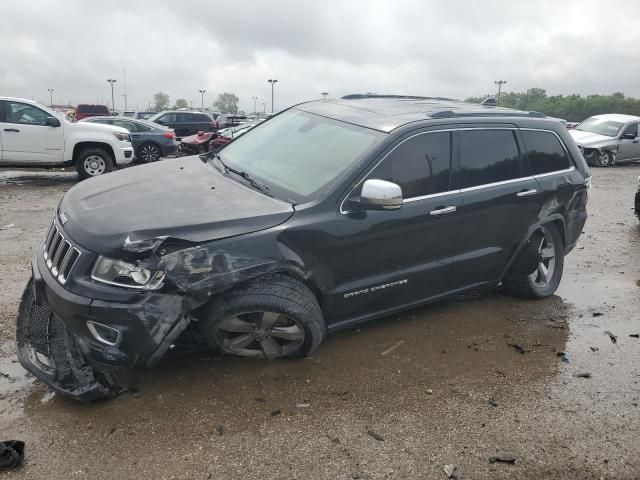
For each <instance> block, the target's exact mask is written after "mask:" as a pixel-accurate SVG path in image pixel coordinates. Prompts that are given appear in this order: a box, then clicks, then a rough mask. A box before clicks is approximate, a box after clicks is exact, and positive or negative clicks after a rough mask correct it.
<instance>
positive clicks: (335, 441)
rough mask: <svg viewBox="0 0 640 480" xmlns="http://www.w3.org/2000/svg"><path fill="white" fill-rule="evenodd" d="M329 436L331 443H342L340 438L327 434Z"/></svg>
mask: <svg viewBox="0 0 640 480" xmlns="http://www.w3.org/2000/svg"><path fill="white" fill-rule="evenodd" d="M327 438H329V440H330V441H331V443H335V444H336V445H340V443H342V442H340V439H339V438H338V437H330V436H328V435H327Z"/></svg>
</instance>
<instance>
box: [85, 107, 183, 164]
mask: <svg viewBox="0 0 640 480" xmlns="http://www.w3.org/2000/svg"><path fill="white" fill-rule="evenodd" d="M82 121H83V122H89V123H102V124H106V125H115V126H116V127H122V128H125V129H126V130H128V131H129V133H130V134H131V143H132V144H133V151H134V152H135V156H136V158H137V159H138V160H140V161H141V162H145V163H150V162H155V161H158V160H160V157H166V156H167V155H171V154H173V153H176V150H177V148H178V142H176V135H175V132H174V131H173V130H172V129H170V128H167V127H163V126H161V125H158V124H157V123H153V122H147V121H145V120H136V119H134V118H129V117H91V118H86V119H84V120H82Z"/></svg>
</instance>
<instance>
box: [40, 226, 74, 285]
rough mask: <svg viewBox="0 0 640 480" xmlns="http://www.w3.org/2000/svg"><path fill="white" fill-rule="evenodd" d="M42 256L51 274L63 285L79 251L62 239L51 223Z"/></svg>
mask: <svg viewBox="0 0 640 480" xmlns="http://www.w3.org/2000/svg"><path fill="white" fill-rule="evenodd" d="M42 255H43V256H44V260H45V264H46V265H47V268H48V269H49V271H50V272H51V274H52V275H53V276H54V277H55V278H56V279H57V280H58V282H60V283H61V284H63V285H64V284H65V283H66V282H67V279H68V278H69V275H70V274H71V271H72V270H73V267H74V266H75V264H76V262H77V261H78V258H79V257H80V250H78V249H77V248H76V247H74V246H73V245H72V244H71V242H69V240H67V239H66V238H65V237H64V233H63V232H62V230H61V229H59V228H58V227H57V226H56V224H55V222H51V227H49V231H48V232H47V237H46V239H45V241H44V249H43V253H42Z"/></svg>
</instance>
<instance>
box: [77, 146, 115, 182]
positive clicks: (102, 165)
mask: <svg viewBox="0 0 640 480" xmlns="http://www.w3.org/2000/svg"><path fill="white" fill-rule="evenodd" d="M76 169H77V170H78V175H80V178H81V179H82V180H86V179H87V178H91V177H97V176H98V175H103V174H105V173H109V172H111V171H112V170H113V158H111V155H110V154H109V153H108V152H106V151H105V150H103V149H102V148H87V149H86V150H82V151H81V152H80V154H79V155H78V157H77V158H76Z"/></svg>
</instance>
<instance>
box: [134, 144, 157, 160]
mask: <svg viewBox="0 0 640 480" xmlns="http://www.w3.org/2000/svg"><path fill="white" fill-rule="evenodd" d="M161 155H162V152H161V151H160V147H158V145H156V144H155V143H150V142H149V143H143V144H142V145H140V148H138V152H137V153H136V157H138V159H139V160H140V161H141V162H144V163H151V162H157V161H158V160H160V156H161Z"/></svg>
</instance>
